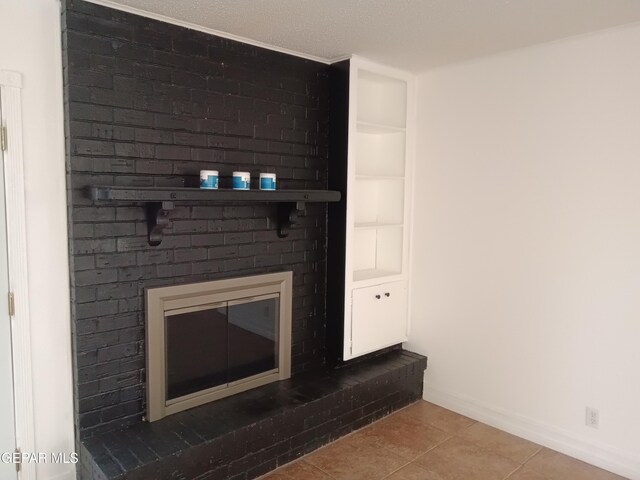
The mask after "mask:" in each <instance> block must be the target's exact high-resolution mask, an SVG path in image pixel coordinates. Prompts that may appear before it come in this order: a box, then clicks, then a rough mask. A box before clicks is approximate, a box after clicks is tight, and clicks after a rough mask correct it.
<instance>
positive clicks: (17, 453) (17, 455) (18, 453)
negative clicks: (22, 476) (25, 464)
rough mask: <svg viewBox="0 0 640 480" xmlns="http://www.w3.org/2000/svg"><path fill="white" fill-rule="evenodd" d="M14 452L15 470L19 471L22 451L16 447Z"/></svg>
mask: <svg viewBox="0 0 640 480" xmlns="http://www.w3.org/2000/svg"><path fill="white" fill-rule="evenodd" d="M14 452H15V457H14V458H15V460H16V472H18V473H20V469H21V468H22V451H21V450H20V449H19V448H16V449H15V450H14Z"/></svg>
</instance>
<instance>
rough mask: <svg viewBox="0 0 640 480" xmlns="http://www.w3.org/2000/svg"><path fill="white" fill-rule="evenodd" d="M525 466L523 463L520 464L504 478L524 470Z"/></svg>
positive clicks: (505, 478)
mask: <svg viewBox="0 0 640 480" xmlns="http://www.w3.org/2000/svg"><path fill="white" fill-rule="evenodd" d="M523 466H524V465H523V464H520V465H518V466H517V467H516V468H515V469H514V470H512V471H511V472H510V473H509V474H507V476H506V477H504V479H503V480H508V479H509V478H511V477H513V476H514V475H515V474H516V473H517V472H519V471H520V470H522V467H523Z"/></svg>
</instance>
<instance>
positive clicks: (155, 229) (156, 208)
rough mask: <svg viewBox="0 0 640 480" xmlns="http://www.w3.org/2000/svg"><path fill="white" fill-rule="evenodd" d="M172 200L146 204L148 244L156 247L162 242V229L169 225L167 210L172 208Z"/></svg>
mask: <svg viewBox="0 0 640 480" xmlns="http://www.w3.org/2000/svg"><path fill="white" fill-rule="evenodd" d="M173 207H174V205H173V202H149V203H147V204H146V207H145V209H146V213H147V232H148V234H149V245H151V246H152V247H156V246H158V245H160V243H161V242H162V234H163V232H164V229H165V228H166V227H167V226H168V225H169V212H170V211H171V210H173Z"/></svg>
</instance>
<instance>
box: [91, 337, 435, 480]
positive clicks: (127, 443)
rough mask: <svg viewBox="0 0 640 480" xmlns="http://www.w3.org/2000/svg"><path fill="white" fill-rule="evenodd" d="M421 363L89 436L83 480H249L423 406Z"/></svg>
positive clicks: (318, 378)
mask: <svg viewBox="0 0 640 480" xmlns="http://www.w3.org/2000/svg"><path fill="white" fill-rule="evenodd" d="M426 361H427V360H426V358H425V357H423V356H421V355H417V354H415V353H411V352H407V351H404V350H393V351H390V352H386V353H384V354H381V355H379V356H376V357H373V358H369V359H366V360H364V361H360V362H357V363H353V364H349V365H345V366H342V367H340V368H325V369H322V370H319V371H316V372H310V373H304V374H300V375H298V376H296V377H294V378H292V379H290V380H287V381H283V382H279V383H274V384H270V385H266V386H263V387H260V388H257V389H253V390H250V391H248V392H244V393H241V394H238V395H235V396H232V397H229V398H226V399H223V400H219V401H217V402H213V403H210V404H208V405H203V406H201V407H197V408H194V409H191V410H187V411H185V412H181V413H178V414H174V415H171V416H169V417H167V418H165V419H163V420H160V421H157V422H154V423H140V424H137V425H134V426H132V427H130V428H128V429H126V430H123V431H119V432H110V433H107V434H104V435H100V436H94V437H92V438H89V439H86V440H85V441H84V442H83V443H82V446H81V463H82V469H81V478H82V479H84V480H89V479H97V480H106V479H109V480H111V479H154V480H162V479H181V480H188V479H197V480H205V479H206V480H218V479H234V480H235V479H243V480H248V479H252V478H256V477H258V476H260V475H262V474H264V473H266V472H268V471H270V470H273V469H275V468H276V467H278V466H281V465H283V464H286V463H288V462H290V461H292V460H294V459H296V458H298V457H301V456H302V455H304V454H306V453H309V452H311V451H313V450H315V449H317V448H318V447H320V446H322V445H324V444H326V443H328V442H330V441H333V440H335V439H337V438H339V437H341V436H343V435H346V434H347V433H350V432H352V431H353V430H356V429H358V428H360V427H362V426H364V425H367V424H369V423H371V422H373V421H374V420H377V419H380V418H382V417H384V416H385V415H387V414H389V413H390V412H392V411H394V410H397V409H398V408H401V407H403V406H405V405H408V404H409V403H411V402H413V401H415V400H417V399H418V398H421V396H422V381H423V373H424V370H425V368H426Z"/></svg>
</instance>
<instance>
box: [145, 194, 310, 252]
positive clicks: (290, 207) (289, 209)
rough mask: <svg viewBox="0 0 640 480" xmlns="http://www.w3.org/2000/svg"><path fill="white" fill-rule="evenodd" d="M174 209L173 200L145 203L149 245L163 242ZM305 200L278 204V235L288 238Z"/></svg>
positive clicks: (302, 209) (301, 212) (304, 207)
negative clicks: (170, 213) (170, 214)
mask: <svg viewBox="0 0 640 480" xmlns="http://www.w3.org/2000/svg"><path fill="white" fill-rule="evenodd" d="M173 209H174V204H173V202H148V203H147V204H146V205H145V210H146V216H147V233H148V235H149V245H151V246H152V247H156V246H158V245H160V243H162V236H163V234H164V229H165V228H166V227H168V226H169V212H170V211H171V210H173ZM305 209H306V205H305V202H302V201H300V202H286V203H279V204H278V237H280V238H286V237H287V236H288V235H289V229H290V228H291V226H292V225H295V224H296V223H298V216H299V215H303V214H304V212H305Z"/></svg>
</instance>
